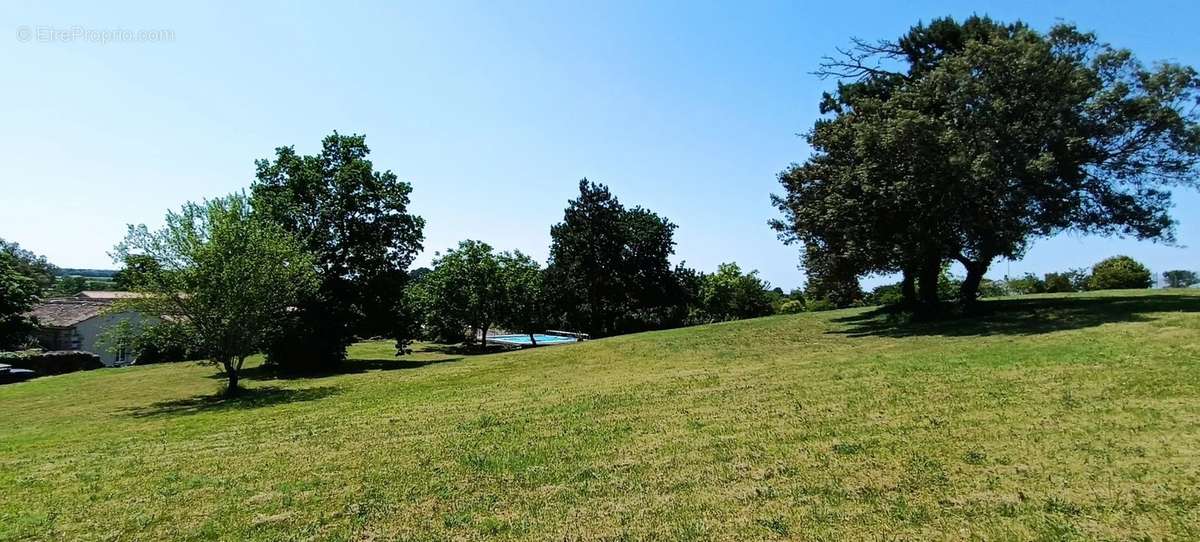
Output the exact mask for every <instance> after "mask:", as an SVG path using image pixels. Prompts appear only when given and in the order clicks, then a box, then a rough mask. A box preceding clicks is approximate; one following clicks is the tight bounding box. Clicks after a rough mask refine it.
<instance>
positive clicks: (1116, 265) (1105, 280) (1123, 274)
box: [1088, 256, 1154, 290]
mask: <svg viewBox="0 0 1200 542" xmlns="http://www.w3.org/2000/svg"><path fill="white" fill-rule="evenodd" d="M1153 282H1154V281H1153V279H1152V278H1151V276H1150V270H1149V269H1147V268H1146V266H1144V265H1142V264H1141V263H1138V261H1137V260H1134V259H1133V258H1130V257H1129V256H1113V257H1112V258H1108V259H1106V260H1103V261H1101V262H1100V263H1098V264H1096V266H1095V267H1093V268H1092V278H1091V280H1089V281H1088V289H1089V290H1116V289H1122V288H1149V287H1150V285H1151V284H1153Z"/></svg>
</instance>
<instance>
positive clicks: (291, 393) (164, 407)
mask: <svg viewBox="0 0 1200 542" xmlns="http://www.w3.org/2000/svg"><path fill="white" fill-rule="evenodd" d="M336 393H338V389H337V388H334V387H319V388H304V389H285V388H276V387H263V388H243V389H242V390H241V392H240V393H239V394H238V395H237V396H235V397H226V396H225V395H224V394H223V393H216V394H212V395H197V396H195V397H189V398H187V399H174V400H171V401H159V402H157V403H153V404H150V405H148V406H145V407H135V408H129V409H126V411H125V412H126V413H127V414H129V415H131V416H133V417H135V418H150V417H156V416H189V415H192V414H203V413H206V412H221V411H226V410H249V409H254V408H261V407H267V406H273V405H281V404H286V403H299V402H304V401H315V400H317V399H323V398H325V397H329V396H331V395H334V394H336Z"/></svg>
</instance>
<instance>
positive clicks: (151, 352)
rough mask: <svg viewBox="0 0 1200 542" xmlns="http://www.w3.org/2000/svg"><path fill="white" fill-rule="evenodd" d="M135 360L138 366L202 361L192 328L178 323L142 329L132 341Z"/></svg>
mask: <svg viewBox="0 0 1200 542" xmlns="http://www.w3.org/2000/svg"><path fill="white" fill-rule="evenodd" d="M132 343H133V344H132V345H131V346H132V348H131V349H130V350H132V352H133V354H134V359H136V360H137V364H138V365H145V364H147V363H162V362H166V361H184V360H193V359H200V358H202V357H203V356H202V355H201V354H200V352H199V347H198V346H197V343H198V340H197V338H196V334H195V332H194V331H192V329H191V328H189V327H187V326H184V325H181V324H176V323H170V322H167V323H161V324H158V325H154V326H148V327H145V328H143V329H142V331H141V333H138V334H137V336H135V337H134V338H133V340H132Z"/></svg>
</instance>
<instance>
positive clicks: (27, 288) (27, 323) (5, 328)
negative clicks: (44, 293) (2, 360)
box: [0, 250, 39, 350]
mask: <svg viewBox="0 0 1200 542" xmlns="http://www.w3.org/2000/svg"><path fill="white" fill-rule="evenodd" d="M27 270H28V267H27V266H25V265H23V264H22V262H20V261H19V260H18V258H17V257H16V256H14V255H13V254H12V253H10V252H8V251H6V250H0V350H16V349H20V348H23V347H25V346H27V345H28V344H29V342H30V336H31V335H32V334H33V332H34V330H35V322H34V321H33V320H32V319H31V318H29V317H28V316H26V315H25V314H26V313H28V312H29V311H30V310H32V309H33V305H34V304H35V303H37V301H38V290H39V288H38V283H37V280H36V279H34V278H33V277H30V276H27V275H25V274H24V272H26V271H27Z"/></svg>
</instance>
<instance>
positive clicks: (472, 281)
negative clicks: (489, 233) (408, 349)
mask: <svg viewBox="0 0 1200 542" xmlns="http://www.w3.org/2000/svg"><path fill="white" fill-rule="evenodd" d="M414 292H415V294H416V296H415V297H416V298H417V300H418V303H419V307H420V309H421V312H422V313H423V314H424V316H425V318H426V326H427V328H428V329H429V330H431V332H432V333H433V336H434V338H437V339H439V340H442V341H444V342H450V343H457V342H460V341H462V340H464V339H465V340H466V341H467V342H468V343H474V342H475V341H476V340H477V339H479V338H480V337H486V336H487V332H488V329H490V328H491V327H492V324H493V323H495V322H496V320H497V318H498V316H499V315H500V313H501V311H502V310H503V308H504V307H503V304H504V302H505V300H506V296H505V292H504V283H503V277H502V276H501V273H500V260H499V257H498V256H497V255H496V253H495V251H494V250H493V249H492V247H491V245H488V244H487V243H484V242H481V241H473V240H467V241H462V242H460V243H459V244H458V248H453V249H450V250H447V251H446V252H445V253H444V254H440V255H438V256H437V257H436V258H434V260H433V270H432V271H431V272H430V273H428V274H426V275H425V276H424V277H422V278H421V280H420V282H418V283H417V285H416V287H415V288H414ZM468 330H469V333H468Z"/></svg>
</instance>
